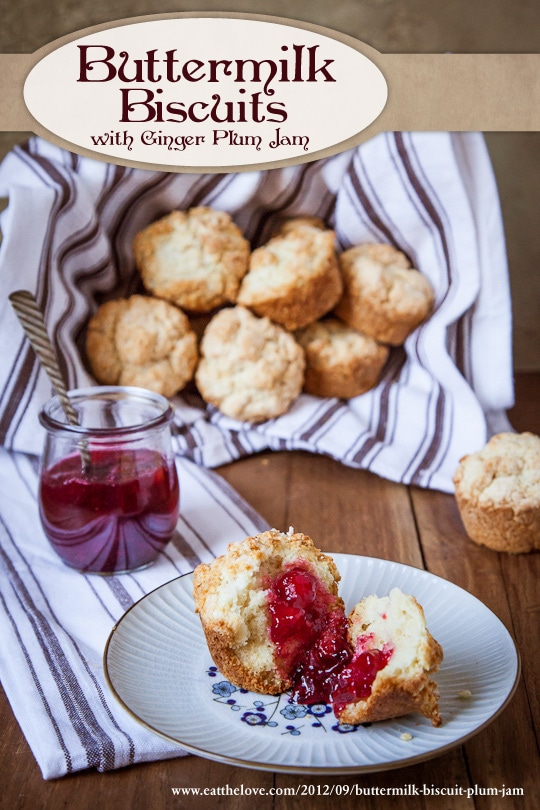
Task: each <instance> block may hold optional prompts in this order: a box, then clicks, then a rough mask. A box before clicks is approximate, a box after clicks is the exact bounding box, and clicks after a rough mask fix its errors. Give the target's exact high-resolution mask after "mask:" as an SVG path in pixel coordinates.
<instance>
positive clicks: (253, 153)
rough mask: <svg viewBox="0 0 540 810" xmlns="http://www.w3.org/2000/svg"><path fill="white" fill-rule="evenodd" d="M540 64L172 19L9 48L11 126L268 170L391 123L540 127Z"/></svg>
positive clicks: (233, 19) (184, 163) (203, 166)
mask: <svg viewBox="0 0 540 810" xmlns="http://www.w3.org/2000/svg"><path fill="white" fill-rule="evenodd" d="M538 67H539V57H538V55H536V54H437V55H434V54H380V53H378V52H377V51H375V50H374V49H373V48H370V47H369V46H368V45H366V44H365V43H362V42H360V41H358V40H355V39H353V38H352V37H348V36H346V35H344V34H340V33H338V32H334V31H331V30H329V29H326V28H321V27H319V26H315V25H310V24H308V23H302V22H299V21H293V20H286V19H283V18H274V17H265V16H262V15H240V14H236V13H230V14H217V13H209V12H205V13H197V14H195V13H186V14H166V15H159V16H158V15H156V16H152V17H140V18H133V19H130V20H121V21H118V22H115V23H109V24H106V25H101V26H96V27H94V28H91V29H87V30H85V31H81V32H78V33H76V34H73V35H70V36H67V37H63V38H62V39H61V40H57V41H56V42H53V43H50V44H49V45H47V46H46V47H45V48H42V49H40V50H39V51H37V52H36V53H34V54H30V55H25V54H7V55H3V56H0V88H1V90H2V92H1V94H0V117H1V118H0V120H1V121H2V128H3V129H4V130H32V131H34V132H36V133H37V134H39V135H42V136H43V137H44V138H46V139H48V140H50V141H52V142H53V143H56V144H58V145H60V146H63V147H65V148H67V149H70V150H71V151H75V152H79V153H80V154H83V155H90V156H94V157H97V158H99V159H102V160H108V161H110V162H113V163H119V164H124V165H133V166H139V167H140V166H142V167H147V168H157V169H166V170H169V171H213V172H215V171H233V170H248V169H252V168H269V167H272V166H282V165H287V164H288V163H298V162H304V161H307V160H314V159H318V158H320V157H324V156H328V155H331V154H334V153H335V152H338V151H343V150H344V149H347V148H349V147H351V146H353V145H355V144H357V143H360V142H361V141H362V140H366V139H367V138H368V137H371V136H372V135H374V134H376V133H377V132H379V131H383V130H436V129H440V130H452V129H454V130H467V129H484V130H487V129H501V130H509V129H515V130H532V129H538V117H539V110H540V103H539V102H540V75H539V70H538ZM23 98H24V103H23Z"/></svg>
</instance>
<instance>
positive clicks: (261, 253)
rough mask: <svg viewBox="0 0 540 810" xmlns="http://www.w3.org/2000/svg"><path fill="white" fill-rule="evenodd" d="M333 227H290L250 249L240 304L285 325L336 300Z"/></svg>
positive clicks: (303, 322)
mask: <svg viewBox="0 0 540 810" xmlns="http://www.w3.org/2000/svg"><path fill="white" fill-rule="evenodd" d="M334 243H335V235H334V232H333V231H329V230H321V229H320V228H317V227H312V226H306V225H302V224H301V225H299V226H297V227H294V226H291V228H290V229H286V231H285V233H280V234H279V235H278V236H275V237H273V238H272V239H270V241H269V242H267V243H266V244H265V245H263V246H262V247H259V248H257V249H256V250H254V251H253V253H252V254H251V259H250V265H249V272H248V273H247V275H246V276H245V277H244V279H243V281H242V284H241V286H240V292H239V293H238V303H239V304H241V305H242V306H246V307H249V308H250V309H251V310H253V312H255V313H256V314H257V315H260V316H267V317H268V318H270V319H271V320H272V321H274V322H275V323H279V324H281V325H282V326H284V327H285V328H286V329H289V330H294V329H301V328H302V327H303V326H307V324H308V323H311V322H312V321H316V320H317V319H318V318H321V317H322V316H323V315H325V314H326V313H327V312H329V311H330V310H331V309H332V307H334V306H335V305H336V303H337V302H338V301H339V298H340V296H341V293H342V290H343V283H342V280H341V274H340V271H339V266H338V261H337V257H336V252H335V247H334Z"/></svg>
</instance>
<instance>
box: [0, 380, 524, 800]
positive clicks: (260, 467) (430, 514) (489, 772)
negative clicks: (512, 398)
mask: <svg viewBox="0 0 540 810" xmlns="http://www.w3.org/2000/svg"><path fill="white" fill-rule="evenodd" d="M539 406H540V374H536V375H531V374H527V375H518V376H517V378H516V407H515V408H514V409H513V411H512V412H511V414H510V416H511V419H512V423H513V425H514V427H515V428H516V429H517V430H519V431H522V430H531V431H533V432H535V433H537V434H540V407H539ZM220 472H221V473H222V475H223V476H224V477H225V478H226V479H227V481H229V482H230V483H231V484H232V485H233V486H234V487H235V488H236V489H237V490H238V491H239V492H240V493H241V494H242V495H243V496H244V497H245V498H246V499H247V500H248V501H249V502H250V503H251V504H252V506H253V507H255V509H257V510H258V511H259V512H260V513H261V514H262V515H263V516H264V517H265V518H266V519H267V520H268V522H269V523H270V524H271V525H273V526H276V527H278V528H285V529H286V528H287V527H288V526H289V525H293V526H295V528H297V529H298V530H299V531H303V532H305V533H307V534H310V535H311V536H312V537H313V538H314V540H315V541H316V543H317V544H319V545H320V546H321V547H322V548H323V549H324V550H327V551H336V552H339V551H341V552H349V553H354V554H362V555H368V556H375V557H381V558H384V559H387V560H396V561H398V562H402V563H406V564H408V565H413V566H416V567H419V568H425V569H427V570H428V571H431V572H432V573H434V574H437V575H438V576H441V577H444V578H445V579H448V580H450V581H451V582H454V583H456V584H457V585H459V586H461V587H462V588H465V589H466V590H468V591H470V592H471V593H473V594H474V595H475V596H477V597H478V598H479V599H481V600H482V602H484V603H485V604H486V605H487V606H488V607H489V608H490V609H491V610H492V611H493V612H494V613H495V614H496V615H497V616H498V617H499V618H500V619H501V621H502V622H503V623H504V624H505V626H506V627H507V628H508V630H509V631H510V633H511V634H512V636H513V637H514V639H515V641H516V644H517V647H518V649H519V652H520V655H521V660H522V677H521V680H520V683H519V686H518V688H517V691H516V693H515V695H514V697H513V699H512V701H511V702H510V704H509V705H508V706H507V707H506V709H505V710H504V711H503V712H502V714H500V715H499V717H497V718H496V720H495V721H494V722H493V723H492V724H491V725H490V726H489V727H488V728H486V729H484V730H483V731H482V732H480V733H479V734H477V735H476V736H475V737H473V738H472V739H470V740H469V741H468V742H467V743H466V744H465V745H463V746H461V747H458V748H455V749H454V750H452V751H450V752H449V753H446V754H444V755H442V756H440V757H438V758H436V759H433V760H430V761H428V762H424V763H422V764H419V765H415V766H411V767H407V768H401V769H398V770H392V771H387V772H382V773H374V774H367V775H362V776H350V775H346V776H342V777H335V776H321V777H318V776H291V775H288V774H287V775H285V774H273V773H269V772H265V771H256V770H247V769H242V768H237V767H233V766H228V765H224V764H220V763H216V762H212V761H210V760H206V759H201V758H199V757H195V756H188V757H185V758H182V759H175V760H169V761H164V762H155V763H149V764H145V765H136V766H132V767H129V768H124V769H121V770H119V771H114V772H110V773H106V774H99V773H96V772H83V773H79V774H75V775H72V776H69V777H64V778H63V779H58V780H55V781H48V782H46V781H43V780H42V778H41V774H40V771H39V769H38V767H37V765H36V764H35V761H34V759H33V757H32V754H31V753H30V750H29V748H28V745H27V743H26V741H25V739H24V737H23V736H22V734H21V732H20V729H19V727H18V725H17V723H16V721H15V719H14V717H13V714H12V712H11V709H10V707H9V704H8V703H7V700H6V699H5V697H4V695H3V693H1V694H0V721H1V726H0V727H1V728H2V734H1V740H0V779H1V783H0V784H1V790H0V807H2V808H3V807H5V808H10V810H15V809H16V808H30V807H32V808H49V807H50V808H53V807H54V808H71V807H77V808H81V810H84V809H85V808H109V807H110V808H113V807H114V808H134V809H135V808H139V807H140V808H143V807H144V808H146V807H176V808H192V807H193V808H206V807H211V808H213V807H226V808H227V809H229V808H231V810H234V809H235V808H246V807H250V806H251V805H253V804H254V799H253V797H248V796H246V795H244V796H242V795H236V796H234V795H230V794H231V790H234V789H235V788H238V789H240V790H241V789H242V787H243V789H244V790H245V789H246V788H248V787H255V788H265V789H266V790H267V791H268V790H270V789H271V788H275V789H276V790H275V793H276V794H279V793H282V795H274V796H272V795H267V796H264V797H263V796H258V797H257V799H256V800H255V801H256V804H257V808H258V810H269V809H270V808H273V809H274V808H275V810H288V808H292V807H293V806H294V807H296V806H301V807H307V808H311V807H313V808H320V809H321V810H323V809H324V808H330V807H332V808H333V807H337V806H339V808H340V810H349V809H350V808H353V807H354V808H368V807H369V808H390V807H391V808H393V810H405V808H407V810H411V808H432V807H433V808H436V807H440V808H445V809H446V808H451V810H459V808H467V809H468V810H470V808H501V809H502V808H504V809H505V810H510V808H514V807H516V808H531V809H532V808H536V807H538V806H540V758H539V756H538V730H539V724H540V711H539V697H540V690H539V688H538V672H539V666H538V656H539V649H540V644H539V640H540V639H539V636H538V627H539V622H538V610H539V607H540V598H539V590H538V584H537V583H538V582H539V581H540V576H539V575H540V555H539V554H529V555H518V556H510V555H503V554H497V553H495V552H493V551H490V550H488V549H485V548H481V547H479V546H477V545H475V544H474V543H472V542H471V541H470V540H469V539H468V538H467V536H466V535H465V533H464V530H463V527H462V524H461V521H460V518H459V515H458V511H457V507H456V504H455V500H454V498H453V496H451V495H445V494H442V493H439V492H427V491H424V490H420V489H416V488H414V487H405V486H402V485H398V484H393V483H391V482H389V481H385V480H383V479H381V478H377V477H376V476H374V475H371V474H369V473H365V472H361V471H358V470H351V469H349V468H347V467H344V466H342V465H340V464H338V463H336V462H333V461H331V460H329V459H326V458H322V457H319V456H312V455H308V454H305V453H300V452H294V453H264V454H262V455H258V456H256V457H252V458H249V459H245V460H243V461H240V462H236V463H234V464H232V465H229V466H227V467H225V468H222V469H221V470H220ZM449 621H451V617H449ZM298 785H301V786H305V787H302V788H301V790H303V791H304V792H305V793H308V792H309V791H312V792H313V791H315V792H317V791H319V792H320V793H321V794H323V793H324V792H325V790H330V789H331V786H332V785H342V786H345V785H347V786H348V789H349V790H356V788H355V786H356V785H357V786H358V787H359V788H369V787H371V788H374V789H375V790H376V789H384V790H388V789H389V788H392V787H395V788H404V786H405V785H411V786H416V787H421V786H422V785H427V786H429V787H431V786H434V787H435V788H439V789H442V788H446V789H448V788H453V789H455V788H456V786H458V787H459V786H461V787H463V788H464V789H466V788H472V789H476V793H477V795H476V796H473V797H472V798H467V797H466V795H463V796H461V797H460V796H455V795H454V796H451V798H447V797H445V796H444V795H438V796H431V797H425V796H422V795H419V796H415V797H413V796H412V795H409V796H396V795H394V796H392V795H390V796H389V795H385V796H383V795H379V796H369V797H367V796H362V795H354V796H350V795H349V796H348V797H346V796H343V795H342V796H341V798H339V799H336V798H335V797H331V796H324V795H315V796H311V797H310V796H309V795H308V796H305V797H304V798H301V797H292V796H290V795H283V791H282V789H283V788H291V787H294V788H296V786H298ZM227 786H229V787H228V788H227ZM326 786H330V787H329V788H326ZM173 787H209V788H216V789H221V793H222V795H219V794H218V791H217V790H216V794H217V795H215V796H214V797H212V798H194V797H180V796H175V795H173V793H172V788H173ZM490 788H491V789H494V788H496V789H499V790H500V789H502V788H506V789H513V788H519V789H522V790H523V795H506V796H501V795H499V796H494V795H488V794H487V792H486V791H487V789H490ZM226 790H228V791H229V795H223V794H224V793H225V791H226ZM334 790H335V789H334ZM381 792H382V790H381Z"/></svg>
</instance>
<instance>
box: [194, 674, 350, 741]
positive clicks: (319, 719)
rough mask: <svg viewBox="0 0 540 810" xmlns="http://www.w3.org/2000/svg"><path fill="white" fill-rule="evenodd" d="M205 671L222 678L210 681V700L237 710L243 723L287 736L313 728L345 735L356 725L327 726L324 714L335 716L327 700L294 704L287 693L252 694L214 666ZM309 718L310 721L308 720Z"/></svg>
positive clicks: (214, 676) (294, 735)
mask: <svg viewBox="0 0 540 810" xmlns="http://www.w3.org/2000/svg"><path fill="white" fill-rule="evenodd" d="M206 674H207V675H208V677H209V678H218V677H219V678H222V680H219V681H217V682H214V683H212V687H211V694H212V700H213V701H214V702H215V703H219V704H221V705H222V706H226V707H227V708H228V709H230V710H231V711H234V712H237V713H238V716H239V719H240V720H241V721H242V722H243V723H245V725H246V726H251V727H258V728H262V727H264V728H272V729H277V730H278V731H279V733H280V734H282V735H284V734H288V735H290V736H291V737H299V736H300V735H301V733H302V729H303V728H314V729H318V730H320V731H324V732H327V731H337V732H338V733H340V734H347V733H349V732H351V731H356V729H357V728H358V726H351V725H347V724H344V725H339V724H338V723H333V722H332V724H331V725H329V724H327V723H325V722H324V719H325V718H326V716H327V715H331V717H329V718H328V720H330V721H334V719H335V718H334V715H333V712H332V707H331V706H329V705H328V703H313V704H311V705H310V706H304V705H301V704H299V703H295V701H294V700H293V698H292V697H291V693H290V692H284V693H283V694H281V695H277V696H272V695H268V696H263V695H255V694H254V693H253V692H248V690H247V689H239V688H238V687H237V686H235V685H234V684H232V683H231V682H230V681H228V680H226V679H225V678H223V676H222V675H221V673H220V672H219V670H218V668H217V667H215V666H210V667H208V668H207V670H206ZM231 695H234V697H231ZM240 713H241V714H240ZM299 720H302V721H303V722H302V723H301V724H298V723H296V724H294V721H299ZM310 720H311V722H309V721H310ZM306 721H307V722H308V725H307V726H306Z"/></svg>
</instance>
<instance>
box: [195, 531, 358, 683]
mask: <svg viewBox="0 0 540 810" xmlns="http://www.w3.org/2000/svg"><path fill="white" fill-rule="evenodd" d="M338 581H339V574H338V571H337V568H336V566H335V563H334V561H333V559H332V558H331V557H329V556H328V555H326V554H323V552H322V551H320V550H319V549H318V548H316V547H315V545H314V543H313V540H312V539H311V537H308V536H307V535H305V534H301V533H299V532H296V533H295V532H294V531H293V530H290V531H289V533H288V534H285V533H283V532H279V531H276V530H275V529H272V530H271V531H267V532H263V533H262V534H258V535H256V536H254V537H248V538H246V539H245V540H244V541H243V542H242V543H231V544H230V545H229V547H228V549H227V553H226V554H224V555H223V556H221V557H218V558H217V559H216V560H214V561H213V562H212V563H211V564H210V565H205V564H202V565H199V566H198V567H197V568H196V569H195V573H194V580H193V595H194V598H195V605H196V610H197V612H198V614H199V617H200V619H201V624H202V627H203V630H204V633H205V636H206V639H207V642H208V648H209V650H210V653H211V655H212V658H213V660H214V662H215V664H216V665H217V666H218V667H219V670H220V672H221V673H222V674H223V675H224V676H225V677H226V678H228V679H229V680H230V681H231V683H233V684H235V685H236V686H239V687H241V688H243V689H251V690H253V691H255V692H262V693H263V694H269V695H277V694H280V693H281V692H283V691H285V690H286V689H288V688H289V687H290V686H291V685H292V677H293V673H294V670H295V668H296V664H297V662H298V660H299V659H300V658H301V657H302V655H303V653H304V651H305V647H306V644H307V643H309V641H310V640H311V641H312V640H314V638H315V636H316V635H317V633H318V632H319V631H320V628H321V626H322V625H323V623H324V622H325V620H326V619H327V618H328V616H329V615H330V614H332V612H333V611H336V610H337V611H339V612H341V613H343V602H342V600H341V599H340V597H339V596H338V592H337V591H338V585H337V583H338ZM292 602H294V605H293V606H292V612H291V603H292ZM295 630H296V636H295Z"/></svg>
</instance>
